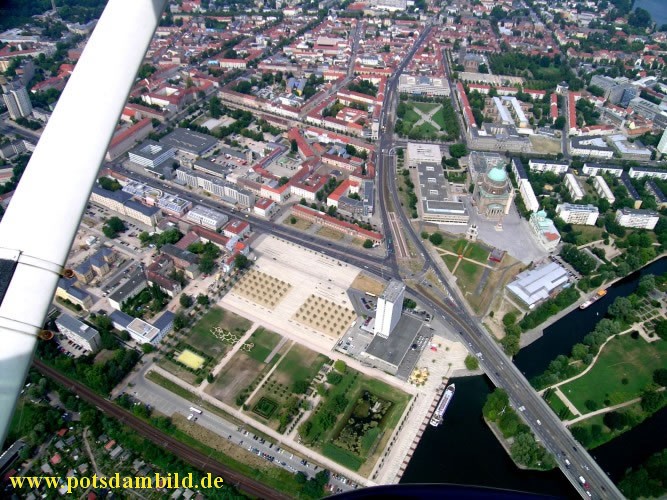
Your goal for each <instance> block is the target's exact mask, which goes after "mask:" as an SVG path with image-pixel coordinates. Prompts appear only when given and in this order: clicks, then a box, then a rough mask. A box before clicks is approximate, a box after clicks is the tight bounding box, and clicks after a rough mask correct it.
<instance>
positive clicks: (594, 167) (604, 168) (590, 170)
mask: <svg viewBox="0 0 667 500" xmlns="http://www.w3.org/2000/svg"><path fill="white" fill-rule="evenodd" d="M581 171H582V173H584V174H586V175H602V174H609V175H611V176H612V177H620V176H621V174H622V173H623V167H619V166H618V165H608V164H603V163H584V166H583V168H582V169H581Z"/></svg>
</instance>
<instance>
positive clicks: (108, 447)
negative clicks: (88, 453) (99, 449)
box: [104, 439, 116, 451]
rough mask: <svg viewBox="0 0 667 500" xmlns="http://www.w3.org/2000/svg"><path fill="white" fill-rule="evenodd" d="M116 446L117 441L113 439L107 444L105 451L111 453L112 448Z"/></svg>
mask: <svg viewBox="0 0 667 500" xmlns="http://www.w3.org/2000/svg"><path fill="white" fill-rule="evenodd" d="M115 444H116V440H115V439H112V440H111V441H109V442H108V443H107V444H105V445H104V449H105V450H107V451H109V450H111V448H113V447H114V445H115Z"/></svg>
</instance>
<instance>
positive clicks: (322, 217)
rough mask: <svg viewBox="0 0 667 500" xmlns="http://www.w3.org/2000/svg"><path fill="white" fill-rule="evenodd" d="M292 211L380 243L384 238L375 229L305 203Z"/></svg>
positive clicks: (337, 229) (315, 221)
mask: <svg viewBox="0 0 667 500" xmlns="http://www.w3.org/2000/svg"><path fill="white" fill-rule="evenodd" d="M292 213H293V214H294V215H295V216H297V217H300V218H302V219H305V220H307V221H310V222H314V223H316V224H321V225H323V226H327V227H330V228H332V229H335V230H336V231H341V232H344V233H347V234H350V235H352V236H356V237H359V238H364V239H369V240H371V241H375V242H378V243H380V242H382V240H383V239H384V236H382V233H376V232H375V231H368V230H366V229H362V228H360V227H359V226H357V225H355V224H351V223H349V222H345V221H342V220H338V219H337V218H335V217H331V216H329V215H327V214H325V213H324V212H320V211H319V210H315V209H313V208H310V207H307V206H304V205H294V206H293V207H292Z"/></svg>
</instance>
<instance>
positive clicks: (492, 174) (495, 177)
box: [488, 167, 507, 182]
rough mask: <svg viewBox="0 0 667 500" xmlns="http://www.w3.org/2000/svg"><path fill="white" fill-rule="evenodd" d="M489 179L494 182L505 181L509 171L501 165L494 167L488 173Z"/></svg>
mask: <svg viewBox="0 0 667 500" xmlns="http://www.w3.org/2000/svg"><path fill="white" fill-rule="evenodd" d="M488 176H489V180H491V181H493V182H505V181H506V180H507V173H506V172H505V170H503V169H502V168H500V167H493V168H492V169H491V170H489V173H488Z"/></svg>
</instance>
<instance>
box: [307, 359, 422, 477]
mask: <svg viewBox="0 0 667 500" xmlns="http://www.w3.org/2000/svg"><path fill="white" fill-rule="evenodd" d="M317 392H318V394H319V395H320V398H321V402H320V404H319V405H318V406H317V408H316V409H315V410H314V411H313V413H312V414H311V416H310V418H308V420H306V421H305V422H303V423H302V424H301V425H300V426H299V435H300V436H301V439H302V440H303V442H304V443H306V444H307V445H308V446H311V447H313V448H315V449H317V450H318V451H320V452H321V453H322V454H324V455H325V456H327V457H329V458H331V459H332V460H335V461H336V462H338V463H340V464H342V465H344V466H345V467H347V468H349V469H351V470H355V471H359V473H360V474H368V473H370V471H371V470H372V468H373V465H374V464H375V461H376V460H377V458H378V456H379V454H380V453H381V451H382V450H383V449H384V447H385V445H386V443H387V441H388V440H389V437H390V435H391V433H392V431H393V429H394V427H396V425H397V424H398V421H399V419H400V417H401V415H402V414H403V411H404V410H405V407H406V405H407V403H408V401H409V398H410V396H409V395H408V394H406V393H404V392H403V391H401V390H400V389H397V388H395V387H392V386H390V385H388V384H386V383H384V382H381V381H379V380H376V379H371V378H369V377H367V376H366V375H364V374H362V373H360V372H358V371H356V370H353V369H350V368H348V367H347V366H346V365H345V363H344V362H342V361H337V362H336V363H335V364H334V368H333V370H331V371H330V372H329V373H328V374H327V377H326V382H322V383H320V384H319V385H318V386H317Z"/></svg>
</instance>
